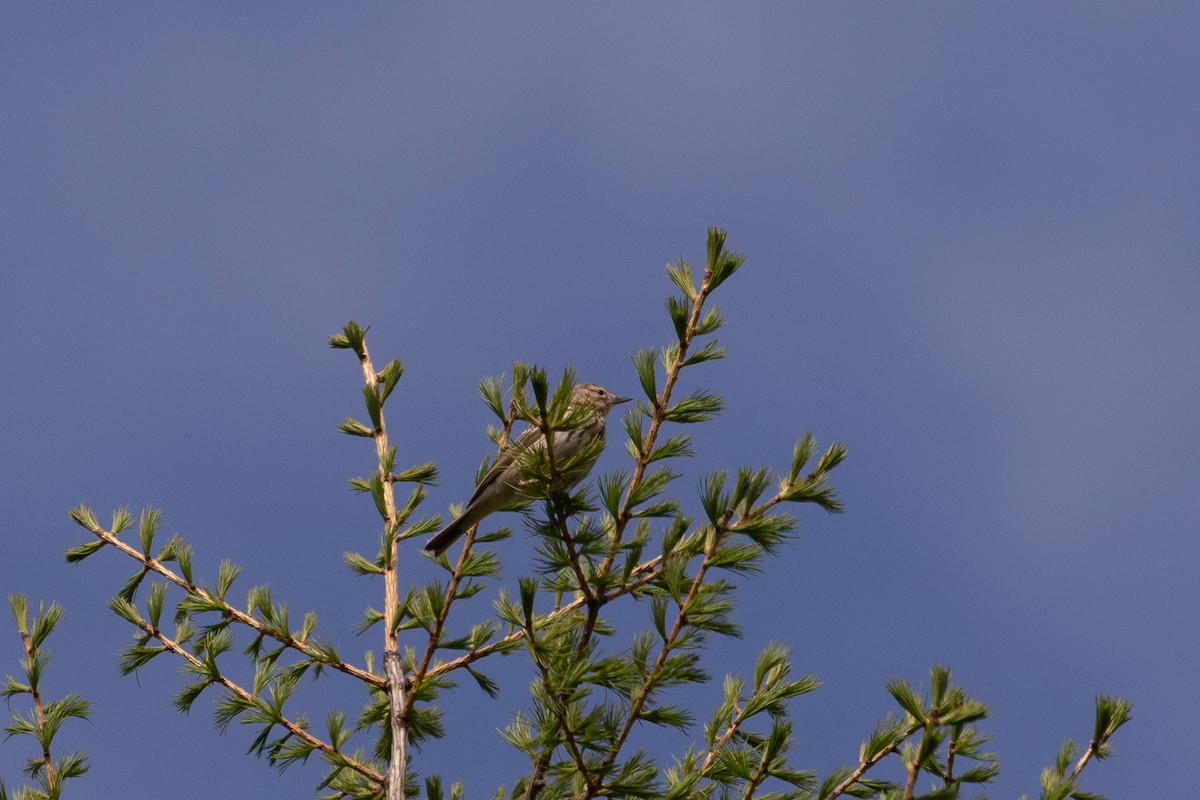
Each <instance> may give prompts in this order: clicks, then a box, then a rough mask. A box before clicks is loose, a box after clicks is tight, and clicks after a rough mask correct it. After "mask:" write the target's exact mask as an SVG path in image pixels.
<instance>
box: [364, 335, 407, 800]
mask: <svg viewBox="0 0 1200 800" xmlns="http://www.w3.org/2000/svg"><path fill="white" fill-rule="evenodd" d="M361 347H362V349H361V351H360V353H359V357H358V360H359V364H360V366H361V367H362V373H363V381H364V382H365V383H366V385H367V387H368V388H369V389H371V390H372V391H374V390H375V387H377V386H378V385H379V382H380V381H379V374H378V373H377V372H375V368H374V367H373V366H372V365H371V357H370V355H369V354H368V352H367V343H366V342H365V341H364V342H362V345H361ZM372 436H373V438H374V439H375V455H376V457H377V458H378V460H379V479H380V485H381V486H382V489H383V504H384V531H385V536H386V542H387V546H388V550H387V558H386V559H385V560H384V563H383V605H384V608H385V609H386V611H385V612H384V645H383V667H384V672H385V673H386V675H387V684H386V686H387V693H388V705H389V707H390V713H389V715H388V719H389V722H390V726H391V734H392V736H391V738H392V746H391V753H390V755H389V758H388V774H387V783H386V786H385V789H386V792H387V800H404V771H405V769H406V767H407V762H408V752H407V751H408V716H407V713H406V712H407V711H408V710H409V709H410V706H409V705H408V704H407V703H406V701H405V696H404V695H405V688H406V686H407V683H406V681H405V679H404V664H403V662H402V661H401V659H400V637H399V634H398V632H397V629H398V626H399V622H400V620H399V619H397V618H396V613H397V611H398V610H399V605H400V592H399V588H398V585H399V580H398V575H397V564H396V561H397V549H398V548H397V544H398V542H397V538H396V527H397V525H396V493H395V486H394V484H393V482H392V476H391V472H390V470H387V469H385V466H386V464H387V461H388V449H389V447H388V436H387V423H386V422H385V421H384V417H383V409H382V408H380V409H379V424H378V426H377V427H376V428H375V430H374V431H372Z"/></svg>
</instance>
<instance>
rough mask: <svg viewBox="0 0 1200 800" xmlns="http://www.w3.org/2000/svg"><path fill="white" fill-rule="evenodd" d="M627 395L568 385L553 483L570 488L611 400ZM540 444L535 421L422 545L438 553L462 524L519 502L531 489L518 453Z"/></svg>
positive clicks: (594, 445) (597, 439)
mask: <svg viewBox="0 0 1200 800" xmlns="http://www.w3.org/2000/svg"><path fill="white" fill-rule="evenodd" d="M632 399H633V398H631V397H617V396H616V395H614V394H613V393H612V392H610V391H608V390H607V389H605V388H604V387H603V386H597V385H596V384H594V383H577V384H575V386H574V387H572V389H571V399H570V402H569V403H568V405H567V412H566V416H565V418H566V421H567V425H568V426H569V427H566V428H564V429H563V430H555V431H554V437H553V439H552V440H551V442H552V447H551V448H550V450H551V453H552V454H553V464H554V467H555V470H556V471H557V472H558V476H557V477H558V480H559V483H558V488H564V489H566V488H570V487H572V486H574V485H575V484H577V483H579V482H580V481H581V480H583V479H584V478H585V477H586V476H587V474H588V473H589V472H591V471H592V467H593V466H594V465H595V463H596V459H597V458H599V456H600V451H601V450H602V449H603V448H604V419H605V417H607V416H608V412H609V411H612V409H613V406H615V405H617V404H619V403H627V402H629V401H630V400H632ZM545 450H546V436H545V434H544V433H543V431H542V429H541V428H540V427H538V426H536V425H532V426H530V427H528V428H526V429H525V430H524V431H523V432H522V433H521V435H520V436H518V437H517V438H516V439H515V440H513V441H512V442H510V443H509V445H508V446H507V447H506V448H504V451H503V452H502V453H500V456H499V457H498V458H497V459H496V463H495V464H493V465H492V468H491V469H490V470H488V473H487V474H486V475H484V476H483V480H481V481H480V482H479V485H478V486H476V487H475V494H473V495H471V499H470V500H469V501H467V507H466V508H465V509H463V512H462V513H461V514H459V515H458V517H457V518H456V519H455V520H454V521H453V522H451V523H450V524H449V525H447V526H446V527H444V528H442V529H441V530H440V531H438V532H437V533H436V534H435V535H434V537H433V538H432V539H430V540H429V541H428V542H426V543H425V549H426V550H428V551H429V552H431V553H433V554H434V555H441V554H442V553H444V552H445V551H446V549H447V548H448V547H450V545H452V544H454V542H455V541H456V540H457V539H458V538H459V537H460V536H462V535H463V534H465V533H466V532H467V530H468V529H469V528H470V527H471V526H472V525H475V524H477V523H479V521H480V520H482V519H483V518H484V517H486V516H487V515H488V514H491V513H492V512H494V511H502V510H504V509H512V508H519V507H520V506H523V505H525V504H527V503H529V502H530V501H531V500H534V499H536V494H535V493H533V492H532V491H531V486H530V484H531V481H530V480H529V479H528V478H527V477H526V476H525V475H524V474H522V470H521V458H522V456H524V455H526V454H540V453H543V452H545Z"/></svg>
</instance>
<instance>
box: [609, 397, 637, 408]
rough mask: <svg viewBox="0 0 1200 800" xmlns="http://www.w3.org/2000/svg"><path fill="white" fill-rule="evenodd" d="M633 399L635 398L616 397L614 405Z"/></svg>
mask: <svg viewBox="0 0 1200 800" xmlns="http://www.w3.org/2000/svg"><path fill="white" fill-rule="evenodd" d="M632 399H633V398H632V397H614V398H613V405H614V406H619V405H621V403H628V402H629V401H630V400H632Z"/></svg>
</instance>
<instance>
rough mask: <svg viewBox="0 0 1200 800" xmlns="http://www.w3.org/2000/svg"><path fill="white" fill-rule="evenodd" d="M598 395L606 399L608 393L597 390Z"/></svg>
mask: <svg viewBox="0 0 1200 800" xmlns="http://www.w3.org/2000/svg"><path fill="white" fill-rule="evenodd" d="M596 394H598V395H600V396H601V397H604V395H605V394H606V392H605V391H604V390H603V389H597V390H596Z"/></svg>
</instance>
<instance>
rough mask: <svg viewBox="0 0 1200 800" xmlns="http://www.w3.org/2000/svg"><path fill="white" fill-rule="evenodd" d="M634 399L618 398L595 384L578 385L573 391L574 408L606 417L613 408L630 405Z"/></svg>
mask: <svg viewBox="0 0 1200 800" xmlns="http://www.w3.org/2000/svg"><path fill="white" fill-rule="evenodd" d="M632 399H633V398H632V397H617V396H616V395H615V394H613V393H612V392H610V391H609V390H608V389H605V388H604V387H603V386H597V385H596V384H594V383H577V384H575V388H574V389H572V390H571V405H572V406H576V407H578V406H583V407H586V408H591V409H594V410H595V411H596V412H597V413H598V414H600V416H604V415H606V414H607V413H608V412H609V411H611V410H612V407H613V406H615V405H618V404H619V403H628V402H629V401H630V400H632Z"/></svg>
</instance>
